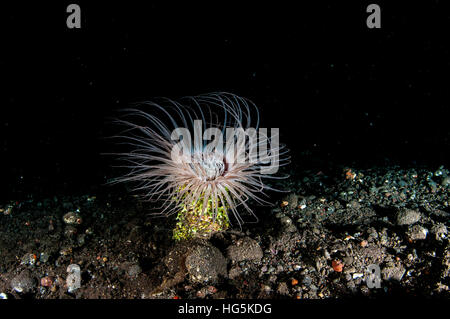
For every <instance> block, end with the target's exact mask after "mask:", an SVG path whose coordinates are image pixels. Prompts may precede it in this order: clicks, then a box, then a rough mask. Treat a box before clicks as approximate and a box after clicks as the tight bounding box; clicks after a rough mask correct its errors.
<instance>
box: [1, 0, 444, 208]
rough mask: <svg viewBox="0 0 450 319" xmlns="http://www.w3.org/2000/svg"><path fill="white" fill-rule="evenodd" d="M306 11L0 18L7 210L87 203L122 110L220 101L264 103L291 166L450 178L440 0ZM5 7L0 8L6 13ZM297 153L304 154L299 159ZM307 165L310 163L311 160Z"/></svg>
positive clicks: (212, 8) (54, 13)
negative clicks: (187, 100)
mask: <svg viewBox="0 0 450 319" xmlns="http://www.w3.org/2000/svg"><path fill="white" fill-rule="evenodd" d="M314 3H315V4H314V5H312V4H302V5H300V6H295V7H294V6H292V7H290V6H287V5H281V4H270V5H269V4H267V5H265V4H261V3H255V4H253V5H248V6H243V5H242V4H236V5H232V4H229V3H225V2H224V3H221V4H216V5H212V4H207V5H205V4H202V5H199V4H191V3H184V4H175V3H170V4H169V3H165V2H163V1H156V2H146V4H143V3H133V4H130V3H129V2H125V1H119V2H116V3H114V4H111V3H108V2H104V3H97V4H93V3H90V2H87V1H83V2H79V4H80V6H81V10H82V28H81V29H79V30H77V29H74V30H69V29H67V27H66V21H65V20H66V17H67V13H66V12H65V11H66V6H67V5H68V4H69V2H66V1H64V2H62V3H61V2H58V3H56V2H55V3H53V4H48V3H34V2H33V3H31V2H30V3H29V4H27V3H20V4H16V5H5V7H3V9H2V12H3V14H2V18H1V19H0V21H1V22H0V36H1V43H2V46H1V50H0V68H1V73H0V74H1V75H0V77H1V79H2V88H1V91H0V92H1V94H0V105H1V111H0V143H1V144H0V152H1V153H0V157H1V160H2V165H1V172H0V176H1V194H0V197H1V198H2V200H10V199H16V198H23V197H27V196H29V195H30V194H33V195H42V196H48V195H53V194H57V193H61V192H62V193H70V192H75V193H87V192H90V191H91V190H93V189H96V188H98V187H100V188H101V185H102V184H103V183H104V182H105V181H106V179H105V178H106V177H108V176H110V175H111V174H113V173H114V172H113V171H112V170H111V169H110V168H109V165H110V162H109V160H108V159H106V158H105V157H103V156H101V155H100V153H102V152H108V151H111V149H112V146H111V145H109V144H108V143H106V142H105V140H104V137H105V136H108V135H110V134H112V133H113V131H112V129H111V128H110V127H109V126H108V125H107V122H106V119H107V117H108V116H111V115H112V114H114V113H113V111H114V110H116V109H118V108H121V107H126V106H128V104H129V103H130V102H135V101H142V100H148V99H151V98H153V97H155V96H167V97H170V98H177V97H181V96H185V95H196V94H201V93H206V92H211V91H229V92H232V93H235V94H238V95H242V96H245V97H248V98H250V99H252V100H254V102H255V103H256V104H257V105H259V107H260V109H261V116H262V120H263V124H264V125H265V126H267V127H279V128H280V131H281V134H282V137H281V141H282V142H285V143H286V144H288V146H289V148H290V149H291V150H292V155H293V157H294V162H295V163H296V164H297V165H299V166H300V167H301V166H302V165H309V164H308V163H309V162H308V161H304V157H303V156H304V152H309V153H311V154H313V157H314V158H315V159H317V161H318V162H319V163H327V162H329V161H331V162H339V163H342V164H344V165H362V166H364V165H365V166H370V165H387V164H389V163H401V164H402V165H418V164H426V165H430V166H431V167H437V166H439V165H441V164H442V165H448V156H447V153H448V147H449V129H448V127H449V126H448V121H449V107H448V101H450V96H449V95H450V93H449V92H450V91H449V90H448V88H449V76H448V75H449V70H450V55H449V49H450V47H449V41H448V35H449V34H448V33H449V31H448V30H449V29H448V21H449V20H448V18H449V13H448V11H447V10H445V8H444V5H443V2H432V3H431V2H430V3H426V4H425V3H424V4H422V5H419V4H411V3H407V4H397V5H394V4H391V3H381V2H380V3H379V4H380V6H381V7H382V28H381V29H379V30H369V29H368V28H367V27H366V24H365V19H366V17H367V13H366V10H365V9H366V6H367V4H368V3H369V2H367V3H365V2H362V3H354V4H337V3H334V2H331V1H330V2H329V3H327V2H314ZM2 6H3V5H2ZM302 154H303V155H302ZM313 162H314V161H313Z"/></svg>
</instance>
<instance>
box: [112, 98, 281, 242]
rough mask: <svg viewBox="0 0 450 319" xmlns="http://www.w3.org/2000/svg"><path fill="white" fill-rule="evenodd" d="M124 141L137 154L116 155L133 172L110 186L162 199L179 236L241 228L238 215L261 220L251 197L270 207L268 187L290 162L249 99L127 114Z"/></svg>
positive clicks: (190, 101)
mask: <svg viewBox="0 0 450 319" xmlns="http://www.w3.org/2000/svg"><path fill="white" fill-rule="evenodd" d="M124 112H125V113H124V116H123V117H122V118H121V119H119V120H117V123H119V124H122V125H124V126H125V127H126V129H125V130H124V131H123V132H122V133H121V134H120V135H118V136H116V137H117V138H120V139H121V140H122V142H123V143H124V144H126V145H127V146H128V147H131V150H129V151H127V152H122V153H115V155H118V157H119V159H120V160H123V161H124V163H125V165H121V167H124V168H126V169H127V170H128V172H127V173H126V174H125V175H123V176H120V177H118V178H115V179H114V180H113V181H112V182H113V183H119V182H133V183H134V186H133V191H134V192H136V193H138V194H140V195H141V196H143V198H144V200H152V201H153V200H157V201H162V206H161V208H160V210H159V211H158V213H156V214H157V215H163V216H168V215H171V214H174V213H176V214H177V224H176V227H175V229H174V233H173V237H174V238H175V239H189V238H192V237H208V236H210V235H211V234H212V233H214V232H218V231H224V230H226V229H227V228H228V227H229V225H230V218H229V216H230V214H232V215H233V216H234V218H235V219H236V220H237V222H238V224H239V225H241V224H242V223H243V222H244V221H243V219H242V217H241V215H240V214H239V210H241V209H244V210H246V211H247V212H249V213H250V214H252V215H253V216H254V217H255V218H256V216H255V215H254V214H253V211H252V209H251V207H250V206H249V200H253V201H255V202H257V203H260V204H270V203H269V202H267V201H266V200H265V199H263V198H262V196H267V195H266V194H265V191H266V190H270V189H272V188H271V187H269V186H268V185H267V184H265V183H264V182H263V180H264V179H267V178H283V177H277V176H276V175H275V173H276V172H277V171H278V168H279V167H280V166H283V165H285V164H287V163H288V157H287V156H286V153H287V152H288V150H287V149H286V148H285V147H284V146H282V145H279V143H278V139H279V136H278V130H277V129H272V130H271V134H270V136H269V134H268V132H267V129H265V128H260V127H259V111H258V108H257V107H256V106H255V104H253V103H252V102H251V101H249V100H247V99H245V98H242V97H239V96H237V95H234V94H230V93H210V94H205V95H200V96H195V97H186V98H183V99H181V100H180V101H173V100H169V99H162V100H161V101H159V102H158V103H156V102H144V103H140V104H139V108H138V107H136V108H130V109H126V110H124Z"/></svg>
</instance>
